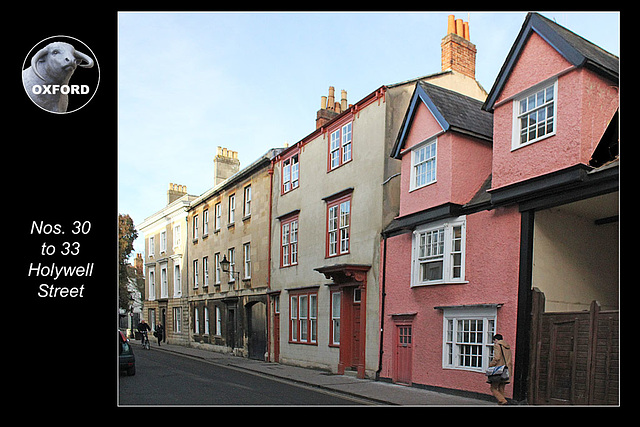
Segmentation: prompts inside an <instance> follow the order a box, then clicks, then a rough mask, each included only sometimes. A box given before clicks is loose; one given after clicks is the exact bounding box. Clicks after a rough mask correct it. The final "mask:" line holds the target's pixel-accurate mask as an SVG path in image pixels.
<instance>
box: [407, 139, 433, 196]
mask: <svg viewBox="0 0 640 427" xmlns="http://www.w3.org/2000/svg"><path fill="white" fill-rule="evenodd" d="M423 154H424V156H423ZM423 165H424V169H425V170H424V177H425V179H424V182H418V178H419V176H422V174H419V173H418V169H419V168H421V167H422V166H423ZM428 172H429V173H428ZM437 180H438V138H429V139H427V140H425V141H422V142H421V143H419V144H417V145H416V146H415V147H413V148H412V149H411V182H410V184H409V191H413V190H417V189H419V188H423V187H426V186H427V185H430V184H433V183H435V182H436V181H437Z"/></svg>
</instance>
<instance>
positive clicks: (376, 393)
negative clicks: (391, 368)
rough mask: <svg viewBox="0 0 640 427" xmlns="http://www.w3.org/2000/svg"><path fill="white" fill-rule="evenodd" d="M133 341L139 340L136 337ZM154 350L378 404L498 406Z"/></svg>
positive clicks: (198, 352) (166, 347)
mask: <svg viewBox="0 0 640 427" xmlns="http://www.w3.org/2000/svg"><path fill="white" fill-rule="evenodd" d="M132 342H133V343H136V344H138V343H139V342H137V341H134V340H132ZM136 350H137V351H144V350H143V349H142V347H141V346H137V349H136ZM151 351H165V352H171V353H175V354H180V355H183V356H188V357H194V358H198V359H202V360H204V361H206V362H209V363H214V364H217V365H223V366H226V367H229V368H232V369H241V370H244V371H249V372H252V373H254V374H257V375H265V376H269V377H272V378H275V379H280V380H286V381H291V382H294V383H298V384H302V385H306V386H311V387H317V388H320V389H323V390H325V391H332V392H337V393H341V394H346V395H349V396H351V397H353V398H360V399H365V400H367V401H370V402H372V403H373V404H377V405H402V406H496V404H497V403H496V402H495V401H494V400H493V397H492V396H491V395H487V397H486V399H483V398H473V397H467V396H459V395H455V394H449V393H443V392H436V391H432V390H426V389H423V388H418V387H409V386H403V385H399V384H393V383H389V382H385V381H375V380H372V379H358V378H356V377H355V376H352V375H349V374H346V375H337V374H332V373H330V372H327V371H324V370H318V369H309V368H302V367H298V366H291V365H285V364H280V363H272V362H264V361H259V360H253V359H247V358H244V357H239V356H234V355H233V354H227V353H218V352H214V351H210V350H203V349H198V348H193V347H186V346H182V345H172V344H162V346H160V347H159V346H158V345H157V344H156V343H152V344H151Z"/></svg>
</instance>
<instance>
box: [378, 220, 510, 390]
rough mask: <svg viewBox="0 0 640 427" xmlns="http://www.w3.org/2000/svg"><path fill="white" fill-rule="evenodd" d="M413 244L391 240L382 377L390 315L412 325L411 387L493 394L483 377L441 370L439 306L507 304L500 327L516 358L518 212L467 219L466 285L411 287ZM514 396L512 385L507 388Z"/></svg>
mask: <svg viewBox="0 0 640 427" xmlns="http://www.w3.org/2000/svg"><path fill="white" fill-rule="evenodd" d="M411 240H412V234H411V233H407V234H403V235H399V236H395V237H391V238H389V239H388V241H387V260H388V263H387V271H386V300H385V316H384V321H385V324H384V331H385V338H384V354H383V367H382V371H381V376H382V377H385V378H392V377H393V374H394V372H393V362H394V359H393V354H394V348H393V346H394V340H393V334H394V332H395V327H394V322H393V320H392V317H391V315H392V314H399V313H411V312H415V313H417V314H416V315H415V317H414V320H413V368H412V381H413V383H417V384H423V385H431V386H438V387H444V388H450V389H459V390H468V391H475V392H479V393H487V394H488V393H489V386H488V384H486V383H485V381H486V378H485V376H484V374H482V373H477V372H470V371H464V370H457V369H444V368H443V367H442V341H443V336H442V334H443V312H442V311H441V310H436V309H434V307H436V306H446V305H464V304H482V303H488V304H495V303H501V304H504V305H503V306H502V307H501V308H499V309H498V318H497V326H498V331H499V332H500V333H502V334H503V335H504V337H505V339H506V340H507V341H509V342H510V343H511V344H512V351H513V352H514V353H513V354H515V336H516V314H517V289H518V265H519V249H520V213H519V212H518V209H517V208H516V207H508V208H498V209H495V210H492V211H482V212H478V213H475V214H472V215H468V216H467V234H466V245H467V246H466V275H465V279H466V280H467V281H468V282H469V283H466V284H456V285H431V286H421V287H414V288H411V287H410V281H411ZM507 392H508V394H509V396H511V392H512V391H511V386H508V387H507Z"/></svg>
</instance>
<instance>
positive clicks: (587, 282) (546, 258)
mask: <svg viewBox="0 0 640 427" xmlns="http://www.w3.org/2000/svg"><path fill="white" fill-rule="evenodd" d="M617 267H618V223H617V222H615V223H611V224H604V225H595V224H594V222H593V219H591V218H584V217H581V216H577V215H575V214H573V213H571V212H567V211H564V210H562V209H559V208H552V209H547V210H543V211H539V212H536V214H535V226H534V242H533V278H532V281H533V286H534V287H537V288H539V289H540V290H541V291H543V292H544V294H545V301H546V305H545V310H546V311H578V310H588V309H589V305H590V304H591V301H592V300H594V299H595V300H598V301H599V302H600V304H601V306H602V309H604V310H607V309H617V308H618V289H617V286H618V268H617Z"/></svg>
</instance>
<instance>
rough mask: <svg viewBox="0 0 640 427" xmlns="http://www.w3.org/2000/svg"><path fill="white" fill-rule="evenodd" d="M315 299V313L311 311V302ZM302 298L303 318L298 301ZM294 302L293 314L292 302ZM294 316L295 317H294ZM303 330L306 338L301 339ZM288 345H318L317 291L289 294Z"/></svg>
mask: <svg viewBox="0 0 640 427" xmlns="http://www.w3.org/2000/svg"><path fill="white" fill-rule="evenodd" d="M312 297H314V298H315V313H313V311H312V304H311V300H312ZM302 298H304V299H305V302H304V306H305V310H306V317H303V310H301V307H302V306H301V304H300V300H301V299H302ZM294 300H295V301H296V303H295V305H296V307H295V312H294V310H293V301H294ZM294 315H295V316H294ZM303 328H305V330H306V337H305V338H303ZM289 343H290V344H306V345H315V346H317V345H318V290H317V289H313V290H305V291H297V292H291V293H290V294H289Z"/></svg>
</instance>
